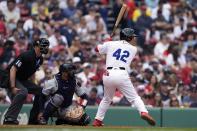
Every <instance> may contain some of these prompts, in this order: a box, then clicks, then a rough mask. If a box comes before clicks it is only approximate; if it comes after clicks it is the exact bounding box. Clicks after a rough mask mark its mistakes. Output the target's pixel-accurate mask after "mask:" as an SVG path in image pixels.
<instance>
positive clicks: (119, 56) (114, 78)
mask: <svg viewBox="0 0 197 131" xmlns="http://www.w3.org/2000/svg"><path fill="white" fill-rule="evenodd" d="M97 51H98V52H99V53H100V54H106V55H107V56H106V67H112V68H111V69H107V72H108V73H106V74H104V75H103V84H104V97H103V99H102V101H101V103H100V104H99V108H98V111H97V114H96V117H95V118H96V119H97V120H100V121H102V120H103V119H104V116H105V113H106V111H107V109H108V108H109V106H110V104H111V102H112V99H113V95H114V93H115V91H116V89H118V90H119V91H121V92H122V93H123V95H124V96H125V97H126V98H127V100H128V101H129V102H130V103H131V104H133V105H134V106H135V107H136V108H137V110H138V111H139V112H148V111H147V109H146V107H145V105H144V103H143V101H142V99H141V98H140V96H139V95H138V94H137V92H136V90H135V88H134V87H133V84H132V82H131V80H130V77H129V73H128V71H129V68H130V64H131V61H132V60H133V58H134V56H135V54H136V52H137V47H135V46H133V45H131V44H129V43H128V42H127V41H125V40H120V41H109V42H105V43H104V44H102V45H98V46H97ZM115 67H116V68H115ZM119 67H124V68H125V69H126V70H122V69H121V68H119ZM118 68H119V69H118Z"/></svg>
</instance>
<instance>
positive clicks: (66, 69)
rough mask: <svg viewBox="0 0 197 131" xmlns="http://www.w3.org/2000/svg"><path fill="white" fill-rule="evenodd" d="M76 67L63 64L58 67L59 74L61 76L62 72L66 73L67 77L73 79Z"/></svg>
mask: <svg viewBox="0 0 197 131" xmlns="http://www.w3.org/2000/svg"><path fill="white" fill-rule="evenodd" d="M75 70H76V67H75V66H74V65H73V64H71V63H64V64H62V65H60V67H59V73H60V74H62V73H63V72H66V73H68V76H69V77H74V75H75Z"/></svg>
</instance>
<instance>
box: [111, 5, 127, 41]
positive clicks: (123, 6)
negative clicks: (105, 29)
mask: <svg viewBox="0 0 197 131" xmlns="http://www.w3.org/2000/svg"><path fill="white" fill-rule="evenodd" d="M126 9H127V5H126V4H124V3H123V4H122V7H121V9H120V12H119V14H118V17H117V19H116V22H115V25H114V28H113V30H112V33H111V35H110V36H111V37H113V36H114V33H115V31H116V29H117V27H118V25H119V23H120V21H121V19H122V17H123V16H124V13H125V11H126Z"/></svg>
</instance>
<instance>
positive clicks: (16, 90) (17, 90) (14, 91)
mask: <svg viewBox="0 0 197 131" xmlns="http://www.w3.org/2000/svg"><path fill="white" fill-rule="evenodd" d="M11 90H12V93H13V94H14V95H16V94H17V93H18V92H19V91H20V90H21V89H19V88H17V87H12V88H11Z"/></svg>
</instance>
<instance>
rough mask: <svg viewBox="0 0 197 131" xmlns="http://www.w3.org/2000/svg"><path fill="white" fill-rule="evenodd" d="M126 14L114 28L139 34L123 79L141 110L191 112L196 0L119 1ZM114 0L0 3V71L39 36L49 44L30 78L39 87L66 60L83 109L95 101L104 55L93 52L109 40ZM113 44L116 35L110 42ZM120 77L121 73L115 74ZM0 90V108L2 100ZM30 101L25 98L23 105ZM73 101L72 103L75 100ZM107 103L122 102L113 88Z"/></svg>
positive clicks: (195, 91) (195, 93) (195, 103)
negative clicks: (140, 103) (132, 89)
mask: <svg viewBox="0 0 197 131" xmlns="http://www.w3.org/2000/svg"><path fill="white" fill-rule="evenodd" d="M125 3H126V4H127V5H128V9H127V12H126V14H125V16H124V18H123V20H122V21H121V25H120V27H119V29H121V28H124V27H131V28H134V29H135V30H136V34H138V35H140V37H139V38H138V40H137V45H138V54H137V55H136V57H135V59H134V60H133V62H132V65H131V70H130V72H129V73H130V76H131V81H132V82H133V84H134V86H135V88H136V90H137V92H138V93H139V95H140V96H141V97H142V99H143V101H144V102H145V104H146V105H147V106H149V107H197V28H196V27H197V21H196V20H197V2H196V1H195V0H125ZM120 8H121V0H7V1H6V0H0V68H2V69H6V67H7V66H8V65H9V64H10V63H11V62H12V61H13V59H14V58H15V57H17V56H18V55H19V54H20V53H22V52H24V51H26V50H28V49H29V48H31V47H32V43H33V41H35V40H37V39H38V38H40V37H45V38H48V40H49V41H50V53H49V54H48V55H46V56H45V57H44V58H45V59H44V62H43V65H42V68H40V69H39V70H38V71H37V72H36V74H35V75H34V76H33V77H32V80H33V81H34V82H35V83H37V84H39V85H40V86H42V84H43V82H44V81H45V80H48V79H50V78H52V77H53V75H54V74H55V73H57V72H58V68H59V65H60V64H61V63H64V62H69V61H70V62H73V63H74V64H75V65H76V66H77V67H78V68H77V74H76V75H77V77H78V78H79V80H80V81H81V82H82V87H83V88H84V89H85V90H86V92H87V94H88V95H89V101H88V105H98V104H99V102H100V100H101V99H102V97H103V84H102V74H103V72H104V70H105V59H104V58H105V57H104V56H99V55H97V54H96V52H95V51H94V48H95V46H96V45H97V44H98V43H102V42H103V41H104V40H105V39H106V38H107V37H109V34H110V32H111V31H112V28H113V25H114V22H115V19H116V17H117V15H118V13H119V10H120ZM118 39H119V30H117V32H116V33H115V36H114V37H113V40H118ZM120 77H121V76H120ZM8 94H9V92H7V91H6V89H3V88H0V104H7V103H10V101H11V100H10V99H9V97H8ZM33 98H34V96H32V95H31V94H29V95H28V98H27V100H26V103H32V101H33ZM75 100H77V99H75ZM112 105H114V106H128V105H130V104H129V103H128V101H127V100H126V99H125V97H124V96H123V95H122V94H121V92H119V91H118V90H117V91H116V93H115V95H114V98H113V102H112Z"/></svg>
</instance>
